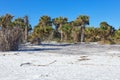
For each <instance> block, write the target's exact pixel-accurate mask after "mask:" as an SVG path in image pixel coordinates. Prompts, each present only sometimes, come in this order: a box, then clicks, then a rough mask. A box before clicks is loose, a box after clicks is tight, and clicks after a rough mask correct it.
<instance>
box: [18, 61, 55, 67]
mask: <svg viewBox="0 0 120 80" xmlns="http://www.w3.org/2000/svg"><path fill="white" fill-rule="evenodd" d="M55 62H56V60H54V61H52V62H50V63H48V64H41V65H39V64H38V65H37V64H33V63H30V62H27V63H22V64H21V65H20V66H21V67H22V66H24V65H31V66H49V65H50V64H53V63H55Z"/></svg>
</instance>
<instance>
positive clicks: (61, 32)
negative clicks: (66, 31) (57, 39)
mask: <svg viewBox="0 0 120 80" xmlns="http://www.w3.org/2000/svg"><path fill="white" fill-rule="evenodd" d="M60 28H62V24H60ZM60 34H61V41H63V31H62V30H61V31H60Z"/></svg>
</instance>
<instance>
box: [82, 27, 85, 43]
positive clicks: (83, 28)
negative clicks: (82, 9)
mask: <svg viewBox="0 0 120 80" xmlns="http://www.w3.org/2000/svg"><path fill="white" fill-rule="evenodd" d="M84 30H85V26H84V25H82V26H81V42H84V32H85V31H84Z"/></svg>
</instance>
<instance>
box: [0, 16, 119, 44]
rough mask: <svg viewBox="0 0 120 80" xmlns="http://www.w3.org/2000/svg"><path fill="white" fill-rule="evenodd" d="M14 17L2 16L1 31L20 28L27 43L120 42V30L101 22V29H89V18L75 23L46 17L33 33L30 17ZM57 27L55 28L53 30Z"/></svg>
mask: <svg viewBox="0 0 120 80" xmlns="http://www.w3.org/2000/svg"><path fill="white" fill-rule="evenodd" d="M13 17H14V16H12V15H10V14H6V15H4V16H0V27H1V30H3V31H4V30H5V29H11V28H13V27H19V28H20V29H22V32H23V41H25V42H27V41H28V40H32V39H34V38H40V39H41V40H57V41H61V42H63V41H67V42H68V41H69V42H75V43H76V42H97V41H103V42H104V43H106V41H107V42H111V43H114V42H117V43H118V42H120V29H118V30H115V29H114V27H112V26H111V25H109V24H108V23H107V22H101V23H100V26H99V27H89V16H87V15H80V16H78V17H77V18H76V19H75V20H74V21H68V18H67V17H62V16H60V17H56V18H53V19H52V18H51V17H50V16H47V15H44V16H41V17H40V19H39V23H38V24H37V25H36V26H34V28H33V31H32V32H31V33H30V34H29V36H28V32H29V31H30V30H31V29H32V28H31V25H30V23H29V20H28V16H25V17H23V18H20V17H19V18H17V19H13ZM53 27H55V28H53Z"/></svg>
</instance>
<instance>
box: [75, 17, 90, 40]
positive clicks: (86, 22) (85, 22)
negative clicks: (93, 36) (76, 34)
mask: <svg viewBox="0 0 120 80" xmlns="http://www.w3.org/2000/svg"><path fill="white" fill-rule="evenodd" d="M75 22H76V24H77V25H78V26H80V27H81V31H80V32H81V42H83V41H84V33H85V26H86V25H89V16H86V15H80V16H78V17H77V19H76V20H75Z"/></svg>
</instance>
